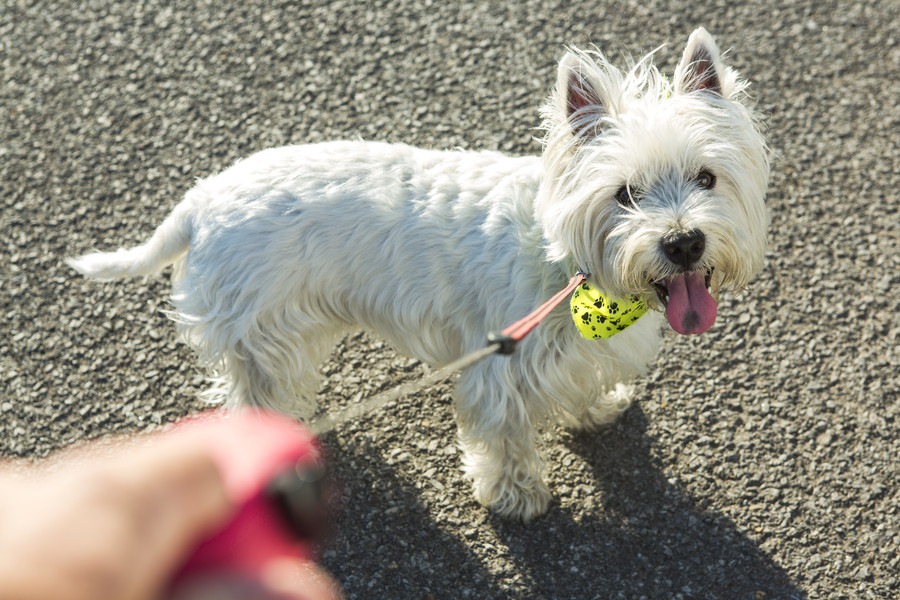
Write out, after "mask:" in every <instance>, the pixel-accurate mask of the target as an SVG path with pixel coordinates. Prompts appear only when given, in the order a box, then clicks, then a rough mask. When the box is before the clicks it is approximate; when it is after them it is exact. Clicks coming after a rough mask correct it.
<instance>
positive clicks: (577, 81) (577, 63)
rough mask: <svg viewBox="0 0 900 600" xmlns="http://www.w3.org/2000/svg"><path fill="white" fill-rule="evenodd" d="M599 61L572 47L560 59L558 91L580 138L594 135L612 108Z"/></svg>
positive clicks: (560, 102)
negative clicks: (602, 79)
mask: <svg viewBox="0 0 900 600" xmlns="http://www.w3.org/2000/svg"><path fill="white" fill-rule="evenodd" d="M598 70H599V69H598V66H597V64H596V63H595V62H594V61H593V59H591V57H590V56H589V55H587V54H586V53H583V52H580V51H576V50H569V51H568V52H566V54H565V56H563V57H562V60H560V61H559V72H558V75H557V85H556V95H557V105H558V106H559V108H561V109H562V112H563V114H564V115H565V118H566V122H567V124H568V125H569V126H570V127H571V129H572V133H573V135H574V136H575V137H576V138H578V139H587V138H591V137H594V136H595V135H597V134H598V133H599V131H600V124H601V122H602V120H603V117H605V116H606V115H607V114H609V110H608V107H607V103H606V102H605V100H604V93H603V86H602V85H601V83H600V81H599V78H598V77H597V76H596V73H597V72H598Z"/></svg>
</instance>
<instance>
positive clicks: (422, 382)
mask: <svg viewBox="0 0 900 600" xmlns="http://www.w3.org/2000/svg"><path fill="white" fill-rule="evenodd" d="M587 278H588V276H587V274H585V273H582V272H581V271H579V272H578V273H576V274H575V276H574V277H572V279H570V280H569V283H567V284H566V287H564V288H563V289H561V290H560V291H558V292H557V293H556V294H554V295H553V297H552V298H550V299H549V300H547V301H546V302H544V303H543V304H541V305H540V306H538V307H537V308H536V309H534V310H533V311H532V312H531V313H530V314H528V315H527V316H525V317H523V318H521V319H519V320H518V321H516V322H515V323H513V324H512V325H510V326H509V327H506V328H505V329H503V330H502V331H500V332H499V333H498V332H491V333H489V334H488V336H487V340H488V344H487V346H485V347H484V348H481V349H479V350H475V351H473V352H470V353H468V354H466V355H465V356H463V357H461V358H458V359H457V360H455V361H453V362H452V363H450V364H448V365H445V366H443V367H441V368H440V369H437V370H436V371H434V372H432V373H429V374H428V375H425V376H424V377H422V378H420V379H416V380H415V381H409V382H406V383H401V384H400V385H398V386H396V387H394V388H391V389H389V390H386V391H384V392H381V393H380V394H377V395H375V396H373V397H372V398H369V399H367V400H365V401H363V402H360V403H359V404H354V405H352V406H350V407H348V408H346V409H344V410H343V411H341V412H338V413H335V414H332V415H328V414H326V415H323V416H321V417H319V418H318V419H316V420H314V421H313V422H312V423H310V424H309V428H310V429H311V430H312V432H313V433H315V434H316V435H321V434H323V433H327V432H329V431H331V430H332V429H334V428H335V427H337V426H338V425H341V424H342V423H346V422H347V421H352V420H354V419H357V418H359V417H362V416H364V415H366V414H368V413H370V412H372V411H373V410H375V409H377V408H380V407H382V406H384V405H385V404H387V403H388V402H392V401H394V400H396V399H398V398H400V397H401V396H407V395H410V394H414V393H415V392H417V391H418V390H420V389H422V388H425V387H430V386H432V385H434V384H436V383H439V382H441V381H443V380H445V379H447V378H448V377H450V375H452V374H453V373H455V372H456V371H461V370H462V369H465V368H466V367H470V366H472V365H474V364H475V363H477V362H478V361H480V360H482V359H484V358H487V357H488V356H490V355H492V354H512V353H513V352H515V351H516V347H517V346H518V345H519V342H521V341H522V340H523V339H525V336H526V335H528V334H529V333H531V331H532V330H533V329H534V328H535V327H537V326H538V324H539V323H540V322H541V321H543V320H544V318H546V316H547V315H549V314H550V312H551V311H552V310H553V309H554V308H556V307H557V306H558V305H559V304H560V302H562V301H563V300H565V299H566V298H567V297H569V296H570V295H571V294H572V292H574V291H575V288H577V287H578V286H579V285H581V284H582V283H584V281H585V280H586V279H587Z"/></svg>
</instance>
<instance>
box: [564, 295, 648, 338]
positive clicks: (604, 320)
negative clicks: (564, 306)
mask: <svg viewBox="0 0 900 600" xmlns="http://www.w3.org/2000/svg"><path fill="white" fill-rule="evenodd" d="M570 304H571V307H572V320H573V321H575V326H576V327H577V328H578V331H579V332H581V335H582V336H583V337H585V338H587V339H589V340H598V339H607V338H611V337H612V336H614V335H616V334H617V333H619V332H620V331H624V330H625V329H627V328H628V327H629V326H630V325H633V324H634V323H635V322H636V321H637V320H638V319H640V318H641V317H642V316H643V315H644V313H646V312H647V306H646V305H645V304H644V301H643V300H641V299H640V298H638V297H637V296H631V297H630V298H624V299H620V298H610V297H608V296H606V295H605V294H603V292H601V291H600V290H598V289H597V288H595V287H592V286H591V285H590V284H588V283H587V282H582V283H581V285H579V286H578V287H577V288H576V289H575V293H574V294H572V301H571V303H570Z"/></svg>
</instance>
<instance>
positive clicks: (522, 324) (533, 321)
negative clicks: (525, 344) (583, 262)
mask: <svg viewBox="0 0 900 600" xmlns="http://www.w3.org/2000/svg"><path fill="white" fill-rule="evenodd" d="M587 278H588V275H587V274H586V273H582V272H581V271H579V272H578V273H575V275H574V276H573V277H572V279H570V280H569V283H568V284H566V287H564V288H563V289H561V290H560V291H558V292H556V294H554V295H553V297H551V298H550V299H549V300H547V301H546V302H544V303H543V304H541V305H540V306H538V307H537V308H536V309H534V311H532V312H531V314H529V315H527V316H525V317H524V318H522V319H519V320H518V321H516V322H515V323H513V324H512V325H510V326H509V327H507V328H506V329H504V330H503V331H501V332H500V333H497V332H496V331H494V332H491V333H489V334H488V343H489V344H499V346H498V347H497V353H498V354H512V353H513V352H515V351H516V346H517V345H518V344H519V342H521V341H522V340H523V339H524V338H525V336H526V335H528V334H529V333H531V330H532V329H534V328H535V327H537V326H538V323H540V322H541V321H543V320H544V318H545V317H546V316H547V315H549V314H550V311H552V310H553V309H554V308H556V307H557V306H558V305H559V304H560V302H562V301H563V300H565V299H566V298H567V297H569V296H570V295H571V294H572V292H574V291H575V288H577V287H578V286H579V285H581V284H582V283H584V282H585V280H587Z"/></svg>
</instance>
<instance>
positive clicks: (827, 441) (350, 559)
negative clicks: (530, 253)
mask: <svg viewBox="0 0 900 600" xmlns="http://www.w3.org/2000/svg"><path fill="white" fill-rule="evenodd" d="M898 12H900V9H898V4H897V2H896V1H893V0H871V1H867V2H843V3H841V2H816V1H812V0H809V1H799V0H785V1H778V2H775V1H771V2H735V1H732V0H727V1H726V0H717V1H714V2H710V3H689V2H685V1H683V0H677V1H673V2H662V1H654V0H648V1H641V2H637V1H623V2H612V1H609V0H594V1H592V2H560V1H557V2H550V1H548V2H534V1H527V2H512V1H505V2H501V1H496V2H490V3H474V2H473V3H465V4H462V5H460V4H455V3H450V2H437V1H430V0H390V1H383V0H379V1H377V2H370V3H362V2H350V1H340V0H336V1H334V2H324V1H316V2H287V1H271V0H270V1H266V2H259V1H256V0H243V1H241V2H236V1H225V0H222V1H211V0H204V1H198V2H164V1H162V0H160V1H144V2H124V1H120V2H115V1H111V0H110V1H103V0H85V1H83V2H78V3H69V2H50V1H40V2H37V1H25V0H23V1H18V2H16V1H13V0H0V76H2V85H0V206H2V213H0V273H2V275H0V277H2V289H0V311H2V312H0V315H2V318H0V452H2V454H4V455H7V456H40V455H44V454H46V453H48V452H50V451H52V450H53V449H56V448H59V447H61V446H64V445H66V444H69V443H71V442H73V441H76V440H80V439H84V438H91V437H95V436H99V435H103V434H107V433H111V432H124V431H137V430H144V429H147V428H150V427H153V426H155V425H157V424H161V423H166V422H170V421H172V420H174V419H176V418H177V417H179V416H180V415H184V414H186V413H189V412H191V411H195V410H197V409H199V408H200V407H201V405H200V403H199V401H198V400H197V399H196V393H197V392H198V391H199V390H200V389H202V387H203V374H202V373H201V372H200V371H198V369H197V368H196V367H195V365H194V361H193V358H192V356H191V354H190V352H189V351H188V349H187V348H185V347H184V346H183V345H181V344H180V343H178V341H177V340H176V337H175V332H174V328H173V327H172V325H171V323H169V322H168V321H167V319H166V318H165V317H164V316H163V315H162V314H161V310H163V309H164V308H165V307H166V295H167V292H168V283H167V281H166V280H165V279H162V278H161V279H152V280H147V281H139V280H138V281H127V282H118V283H111V284H97V283H92V282H86V281H84V280H83V279H81V278H80V277H77V276H75V274H74V273H73V272H72V271H70V270H69V269H68V268H67V267H66V266H65V265H64V264H63V263H62V258H63V257H65V256H67V255H72V254H75V253H81V252H84V251H87V250H89V249H92V248H104V249H106V248H112V247H117V246H119V245H120V244H121V245H126V244H133V243H137V242H139V241H142V240H143V239H145V238H146V237H147V236H148V235H149V233H150V232H151V231H152V230H153V228H154V227H155V225H156V224H158V223H159V222H160V221H161V220H162V218H163V217H164V216H165V215H166V214H167V212H168V211H169V210H170V209H171V207H172V206H173V205H174V204H175V203H176V202H177V201H178V200H179V198H180V196H181V194H183V193H184V191H185V190H187V189H188V188H189V187H190V186H191V185H192V182H193V181H194V180H195V179H196V178H198V177H202V176H205V175H208V174H210V173H212V172H215V171H217V170H220V169H222V168H224V167H226V166H228V165H229V164H231V163H232V162H233V161H235V160H236V159H238V158H239V157H243V156H246V155H248V154H250V153H252V152H254V151H256V150H260V149H262V148H266V147H270V146H275V145H281V144H285V143H299V142H310V141H320V140H329V139H334V138H353V137H363V138H366V139H376V140H387V141H404V142H409V143H413V144H418V145H422V146H428V147H438V148H449V147H456V146H461V147H466V148H491V149H500V150H504V151H508V152H511V153H515V154H524V153H533V152H536V151H537V150H538V144H537V143H536V142H534V140H533V137H534V136H535V135H537V132H536V131H535V130H534V127H535V126H536V125H537V124H538V116H537V107H538V106H539V104H540V103H541V102H542V101H543V98H544V96H545V94H546V93H547V92H548V89H549V87H550V85H551V83H552V81H553V77H554V72H555V61H556V60H557V59H558V57H559V56H560V55H561V53H562V48H563V46H564V45H566V44H575V45H582V46H583V45H587V44H588V43H591V42H592V43H595V44H597V46H599V47H600V48H601V49H603V50H604V51H605V52H607V53H608V54H609V55H611V56H612V57H615V58H622V57H623V56H624V54H625V52H626V51H627V52H629V53H631V54H633V55H638V54H640V53H642V52H644V51H648V50H651V49H653V48H655V47H656V46H658V45H660V44H663V43H668V45H667V46H665V47H664V48H663V49H662V50H660V52H659V55H658V58H659V61H660V62H661V63H662V64H663V65H665V66H666V67H667V68H668V69H671V68H673V67H674V64H675V62H676V61H677V58H678V55H679V53H680V50H681V48H682V45H683V43H684V40H686V38H687V35H688V33H689V32H690V31H691V30H693V29H694V27H696V26H698V25H704V26H706V27H707V29H709V30H710V31H711V32H712V33H713V34H714V35H715V36H716V37H717V39H718V40H719V42H720V44H721V45H722V46H723V47H730V48H731V52H730V55H729V56H730V57H729V59H728V61H729V62H730V63H731V64H733V65H734V66H736V67H737V68H738V69H739V70H741V71H742V72H743V73H744V74H745V75H747V76H748V77H749V78H751V79H752V80H753V81H754V86H753V92H754V94H755V96H756V98H757V99H758V103H759V106H760V108H761V109H762V110H763V111H765V112H766V113H767V114H768V115H769V117H768V121H769V124H770V133H771V143H772V148H773V150H774V151H775V152H776V153H777V154H778V156H779V158H778V160H777V162H776V163H775V167H774V172H773V176H772V180H771V186H770V190H769V202H770V205H771V210H772V215H773V222H772V229H771V251H770V253H769V256H768V266H767V268H766V269H765V271H764V272H763V273H762V275H761V276H760V277H759V278H758V279H757V281H756V282H755V284H754V285H752V286H751V288H750V289H749V290H748V291H747V292H745V293H744V294H742V295H741V296H739V297H729V298H726V299H725V300H724V301H723V302H722V305H721V307H720V318H719V320H718V322H717V324H716V325H715V327H714V328H713V330H712V331H711V332H709V333H708V334H706V335H704V336H701V337H699V338H697V339H694V338H691V339H688V338H682V337H678V336H676V335H675V334H669V335H668V336H667V338H666V342H665V348H664V351H663V354H662V355H661V357H660V358H659V360H658V361H657V363H656V368H655V370H654V371H653V372H652V373H651V374H650V375H649V376H647V377H646V378H645V379H644V380H643V381H642V382H641V384H640V386H639V389H638V394H637V398H638V401H637V403H636V405H635V406H634V407H633V408H632V409H631V410H629V411H628V412H627V413H626V414H625V416H624V418H622V419H621V421H620V422H618V423H616V424H615V425H613V426H611V427H609V428H607V429H605V430H603V431H600V432H597V433H593V434H590V435H588V434H574V433H571V432H567V431H548V432H547V440H546V448H547V458H548V465H549V469H548V470H549V483H550V486H551V488H552V490H553V492H554V494H555V497H556V499H557V501H556V503H555V504H554V505H553V507H552V508H551V510H550V512H549V514H548V515H546V516H545V517H544V518H542V519H540V520H538V521H536V522H534V523H532V524H530V525H528V526H523V525H519V524H515V523H509V522H504V521H502V520H499V519H497V518H495V517H493V516H492V515H490V514H488V513H487V512H486V511H485V510H484V509H483V508H481V507H480V506H478V505H477V504H476V503H475V502H474V501H473V500H472V498H471V495H470V493H469V490H468V487H467V485H466V483H465V482H464V481H463V479H462V477H461V473H460V470H459V456H458V453H457V450H456V448H455V440H454V434H455V431H454V426H453V422H452V416H451V407H450V388H449V386H448V385H443V386H438V387H436V388H433V389H430V390H427V391H425V392H423V393H421V394H419V395H416V396H414V397H410V398H407V399H406V400H404V401H403V402H401V403H398V404H395V405H392V406H389V407H387V408H386V409H384V410H383V411H380V412H379V413H378V414H373V415H370V416H368V417H366V418H363V419H360V420H359V421H357V422H354V423H351V424H348V425H346V426H344V427H342V428H341V430H340V431H338V432H334V433H330V434H328V435H326V436H325V437H324V439H323V442H324V444H325V446H326V447H327V449H328V452H329V454H330V456H331V463H332V465H333V467H334V470H335V472H336V473H337V475H338V477H339V478H340V480H341V481H342V497H343V507H342V509H341V511H340V512H339V514H338V516H337V518H336V521H335V528H334V529H335V531H334V535H333V537H332V538H331V539H330V540H329V541H328V542H327V544H326V545H325V546H324V548H323V551H322V560H323V562H324V564H325V565H326V566H327V567H328V568H329V569H331V570H332V571H333V572H334V573H335V575H336V576H337V577H338V579H339V580H340V581H341V583H342V584H343V586H344V587H345V589H346V592H347V596H348V597H349V598H384V597H387V598H442V599H443V598H451V599H453V598H547V599H551V598H579V599H580V598H629V599H630V598H635V599H638V598H647V599H655V598H723V599H752V600H760V599H766V600H771V599H775V598H779V599H780V598H783V599H790V598H854V599H855V598H882V599H887V598H897V597H900V564H898V562H900V514H898V500H900V494H898V486H897V481H898V458H897V456H898V442H897V435H896V434H897V422H896V418H897V413H898V371H900V365H898V363H900V357H898V353H897V344H898V332H900V323H898V314H900V293H898V283H900V281H898V279H900V276H898V273H900V264H898V263H900V252H898V214H897V209H898V198H897V190H898V188H900V185H898V184H900V182H898V159H900V151H898V147H897V132H898V131H900V127H898V116H900V115H898V112H900V111H898V103H897V99H898V98H900V83H898V82H900V65H898V63H900V56H898V43H897V38H896V36H897V32H898V31H900V19H898ZM423 372H424V367H422V366H421V365H419V364H418V363H416V362H415V361H411V360H409V359H406V358H403V357H398V356H397V355H395V354H394V353H393V352H392V351H391V350H390V349H389V348H387V347H386V346H385V345H384V344H383V343H381V342H380V341H378V340H376V339H373V338H371V337H367V336H365V335H364V334H357V335H354V336H351V337H349V338H347V339H346V340H344V342H343V343H342V344H341V346H340V347H339V348H338V350H337V351H336V353H335V355H334V357H333V359H332V361H331V362H329V363H328V364H327V365H326V366H325V373H326V375H327V377H326V379H325V381H324V383H323V387H322V403H323V405H324V406H326V407H338V406H344V405H347V404H349V403H351V402H353V401H355V400H357V399H358V398H361V397H367V396H369V395H370V394H372V393H374V392H375V391H377V390H380V389H385V388H388V387H391V386H392V385H394V384H395V383H396V382H399V381H405V380H409V379H410V378H414V377H416V376H417V375H419V374H421V373H423ZM0 493H2V491H0Z"/></svg>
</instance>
